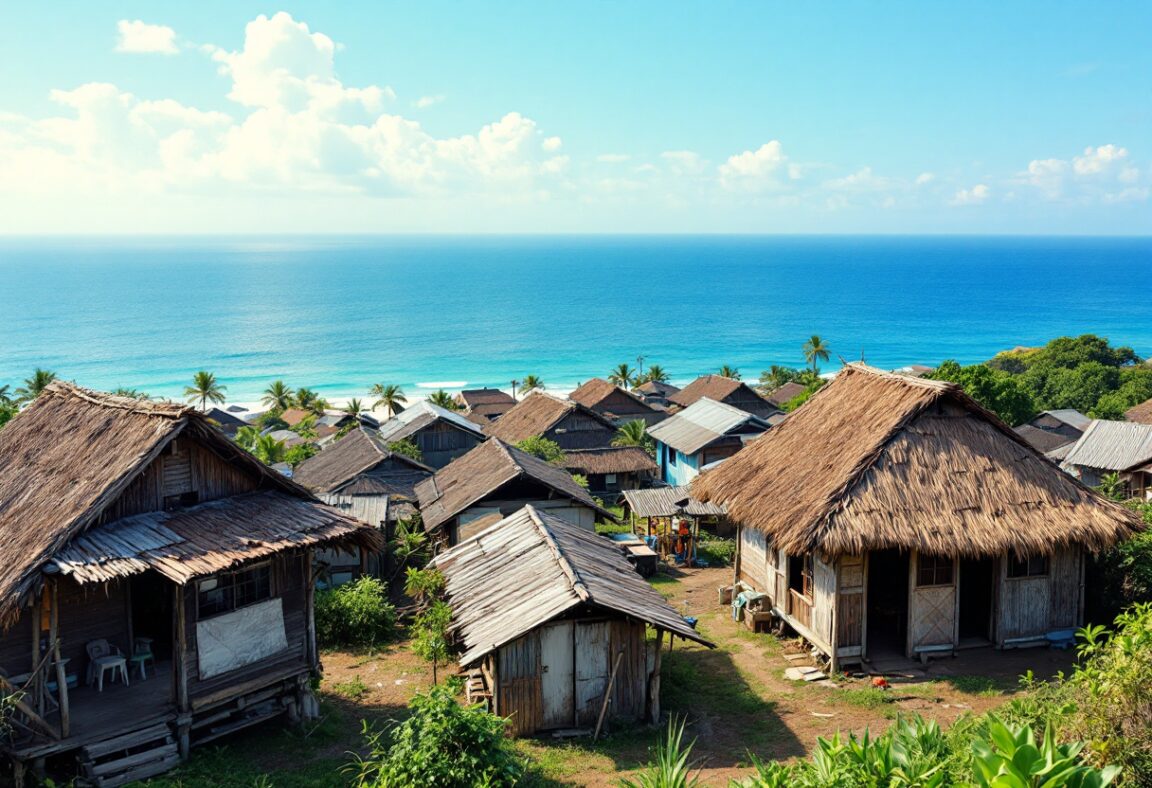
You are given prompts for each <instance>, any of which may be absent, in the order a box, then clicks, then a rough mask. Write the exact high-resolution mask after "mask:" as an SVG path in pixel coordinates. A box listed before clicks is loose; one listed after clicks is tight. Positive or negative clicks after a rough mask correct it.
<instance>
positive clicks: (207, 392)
mask: <svg viewBox="0 0 1152 788" xmlns="http://www.w3.org/2000/svg"><path fill="white" fill-rule="evenodd" d="M227 389H228V387H227V386H222V385H220V384H219V383H218V382H217V381H216V376H215V375H213V374H212V373H211V372H208V371H207V370H203V369H202V370H200V371H199V372H197V373H196V374H195V375H193V376H192V385H191V386H185V387H184V396H185V397H186V398H187V399H188V401H189V402H196V401H197V400H199V401H200V410H207V409H208V403H209V402H211V403H212V404H214V405H222V404H223V403H224V392H225V391H226V390H227Z"/></svg>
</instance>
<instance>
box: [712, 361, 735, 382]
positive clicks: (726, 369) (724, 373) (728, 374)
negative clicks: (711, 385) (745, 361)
mask: <svg viewBox="0 0 1152 788" xmlns="http://www.w3.org/2000/svg"><path fill="white" fill-rule="evenodd" d="M716 374H717V375H719V376H720V377H722V378H732V380H739V379H740V370H738V369H736V367H734V366H732V365H731V364H725V365H724V366H722V367H720V371H719V372H717V373H716Z"/></svg>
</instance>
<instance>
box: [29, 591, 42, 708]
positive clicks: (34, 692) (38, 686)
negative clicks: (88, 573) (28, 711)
mask: <svg viewBox="0 0 1152 788" xmlns="http://www.w3.org/2000/svg"><path fill="white" fill-rule="evenodd" d="M43 610H44V591H43V590H41V591H40V593H39V594H37V595H36V598H35V599H34V600H33V602H32V664H31V667H29V670H31V671H32V677H31V685H30V686H29V687H28V690H29V692H28V705H29V706H31V707H32V708H33V709H35V710H36V713H37V715H39V716H40V717H43V716H44V689H43V688H44V681H43V680H42V679H41V678H40V668H41V664H40V662H41V661H40V633H41V631H42V630H41V626H42V623H41V621H40V619H41V618H42V616H43Z"/></svg>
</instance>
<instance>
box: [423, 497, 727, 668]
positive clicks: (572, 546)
mask: <svg viewBox="0 0 1152 788" xmlns="http://www.w3.org/2000/svg"><path fill="white" fill-rule="evenodd" d="M432 566H434V567H435V568H436V569H439V570H440V572H441V573H442V574H443V575H444V579H445V589H446V592H447V596H448V604H449V605H450V606H451V607H452V629H453V631H455V632H456V633H457V635H458V637H459V640H460V641H461V642H462V644H463V647H464V653H463V654H462V655H461V656H460V664H461V665H463V666H468V665H471V664H473V663H475V662H476V660H478V659H480V658H481V657H483V656H484V655H485V654H488V653H490V652H492V651H495V650H496V649H498V648H500V647H501V646H503V645H505V644H506V643H510V642H512V641H513V640H516V639H517V638H519V637H521V636H522V635H524V634H527V633H528V632H531V631H532V630H533V629H535V628H536V627H538V626H540V625H541V624H546V623H548V622H549V621H551V620H553V619H555V618H557V617H559V616H562V615H564V614H565V613H567V612H569V611H571V610H574V609H577V608H584V607H588V608H591V609H593V610H596V609H599V610H602V611H607V612H610V613H618V614H623V615H625V616H628V617H629V618H633V619H635V620H637V621H642V622H644V623H646V624H651V625H652V626H654V627H660V628H661V629H665V630H667V631H669V632H671V633H673V634H674V635H679V636H680V637H683V638H688V639H690V640H694V641H696V642H698V643H702V644H704V645H705V646H711V645H712V644H711V643H709V642H708V641H707V640H705V639H704V638H702V637H701V636H700V635H699V633H697V632H696V630H694V629H693V628H692V627H691V626H689V624H688V622H687V621H685V620H684V618H683V616H681V615H680V614H679V613H677V612H676V609H675V608H673V607H672V606H671V605H669V604H668V602H667V601H666V600H665V599H664V597H662V596H660V593H659V592H658V591H656V589H654V588H653V587H652V586H651V585H649V584H648V582H647V581H645V580H644V579H643V578H642V577H640V575H638V574H637V573H636V570H635V569H634V568H633V567H632V565H631V564H629V563H628V560H627V559H626V558H624V556H623V554H622V553H621V552H620V550H619V548H617V547H616V546H615V545H613V544H612V542H611V541H609V540H608V539H605V538H604V537H602V536H597V535H596V534H594V533H591V532H589V531H588V530H586V529H584V528H581V527H580V526H578V525H575V524H573V523H570V522H568V521H567V520H564V519H562V518H560V517H556V516H555V515H552V514H549V513H548V512H546V511H543V510H540V509H537V508H535V507H534V506H526V507H524V508H523V509H521V510H520V511H518V512H516V513H515V514H513V515H510V516H508V517H505V518H504V519H503V520H501V521H499V522H497V523H496V524H494V525H492V526H491V527H489V528H487V529H485V530H484V531H481V532H480V533H478V534H476V535H475V536H473V537H471V538H470V539H466V540H464V541H463V542H461V543H460V544H458V545H456V546H455V547H453V548H452V549H450V550H448V551H447V552H444V553H442V554H441V555H440V556H438V557H437V558H436V559H435V560H434V561H433V562H432Z"/></svg>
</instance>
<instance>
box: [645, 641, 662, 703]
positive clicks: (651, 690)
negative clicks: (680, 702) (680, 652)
mask: <svg viewBox="0 0 1152 788" xmlns="http://www.w3.org/2000/svg"><path fill="white" fill-rule="evenodd" d="M663 641H664V630H662V629H657V630H656V657H655V659H654V660H653V661H652V674H651V675H650V676H648V702H647V707H648V708H647V715H646V716H647V717H648V723H649V724H650V725H659V724H660V658H661V657H662V656H663V654H664V644H663Z"/></svg>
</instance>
